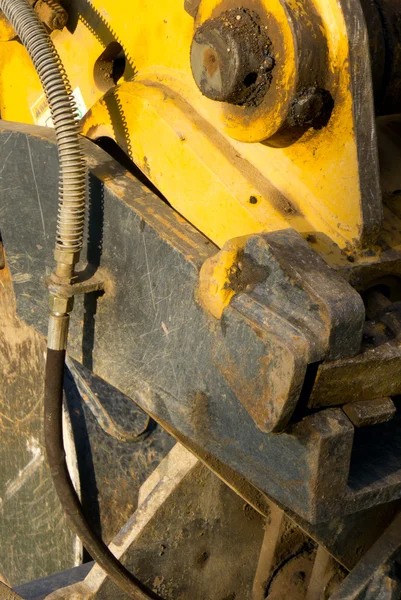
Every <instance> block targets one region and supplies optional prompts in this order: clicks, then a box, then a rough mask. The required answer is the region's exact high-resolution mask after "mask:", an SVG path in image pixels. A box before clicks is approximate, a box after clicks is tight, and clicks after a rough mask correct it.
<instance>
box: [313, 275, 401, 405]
mask: <svg viewBox="0 0 401 600" xmlns="http://www.w3.org/2000/svg"><path fill="white" fill-rule="evenodd" d="M379 281H381V282H382V283H381V285H382V286H383V287H386V284H387V283H388V281H387V280H386V279H385V278H383V277H382V278H381V279H379ZM395 282H396V283H397V279H395ZM390 283H391V279H390ZM367 311H368V314H370V315H371V319H370V320H368V321H366V323H365V325H364V335H363V344H362V351H361V353H360V354H358V355H357V356H355V357H354V358H350V359H345V360H339V361H333V362H325V363H322V364H321V365H319V367H318V369H317V373H316V378H315V381H314V385H313V389H312V392H311V395H310V397H309V400H308V406H309V407H310V408H317V407H321V406H335V405H339V404H348V403H353V402H361V401H367V400H375V399H376V398H380V397H382V398H383V397H389V396H396V395H397V394H400V393H401V371H400V365H401V344H400V333H401V303H400V302H399V301H397V302H391V301H390V300H389V299H388V298H386V297H385V296H383V294H382V293H380V292H378V291H377V290H376V288H373V289H372V291H371V292H369V293H368V296H367Z"/></svg>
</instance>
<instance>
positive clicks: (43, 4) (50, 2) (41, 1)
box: [34, 0, 68, 31]
mask: <svg viewBox="0 0 401 600" xmlns="http://www.w3.org/2000/svg"><path fill="white" fill-rule="evenodd" d="M34 8H35V11H36V12H37V13H38V16H39V18H40V20H41V21H42V22H43V23H44V24H45V25H46V27H48V29H50V31H54V30H56V29H63V28H64V27H65V26H66V25H67V21H68V13H67V11H66V10H65V9H64V8H63V7H62V6H61V4H59V3H58V2H57V1H56V0H38V1H37V2H36V4H35V7H34Z"/></svg>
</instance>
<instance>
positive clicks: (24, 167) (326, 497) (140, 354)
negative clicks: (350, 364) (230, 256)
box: [0, 124, 401, 521]
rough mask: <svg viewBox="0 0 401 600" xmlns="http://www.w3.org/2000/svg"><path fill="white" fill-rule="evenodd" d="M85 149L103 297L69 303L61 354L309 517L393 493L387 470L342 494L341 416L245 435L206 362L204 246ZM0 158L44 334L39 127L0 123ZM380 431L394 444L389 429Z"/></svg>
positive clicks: (49, 147) (45, 218)
mask: <svg viewBox="0 0 401 600" xmlns="http://www.w3.org/2000/svg"><path fill="white" fill-rule="evenodd" d="M85 151H86V153H87V154H88V157H89V163H90V167H91V177H90V187H91V205H90V227H89V231H90V239H89V244H88V248H87V256H88V258H89V259H90V261H91V262H92V263H93V264H95V265H98V264H101V267H102V268H103V269H104V270H105V272H106V274H108V276H109V285H108V286H107V287H106V293H105V294H104V295H103V296H100V295H97V296H96V294H88V295H87V296H86V297H85V298H84V299H80V298H78V299H77V300H76V310H75V311H74V317H73V321H72V328H71V341H70V352H71V353H72V355H73V356H74V357H75V358H77V359H78V360H79V361H81V362H82V363H83V364H84V365H85V366H86V367H88V368H89V369H90V370H93V372H94V373H96V374H97V375H99V376H101V377H102V378H103V379H105V380H106V381H108V382H109V383H110V384H112V385H114V386H115V387H117V388H119V389H120V390H121V391H122V392H123V393H124V394H125V395H126V396H128V397H130V398H132V399H134V400H135V401H136V402H138V403H139V404H140V405H141V406H142V407H143V408H145V410H147V411H148V412H150V413H151V414H152V415H153V416H154V417H155V418H157V420H158V421H159V422H161V423H162V424H163V425H165V426H166V427H168V429H169V430H170V431H171V432H173V433H174V435H176V436H177V437H178V438H180V439H182V440H183V441H184V443H185V440H190V442H191V444H192V447H193V449H194V450H195V451H196V449H197V448H199V450H201V451H203V453H206V454H207V456H208V457H209V462H213V457H216V458H217V459H219V460H220V461H221V462H222V463H224V464H226V465H228V466H229V467H230V468H231V469H233V470H234V471H235V472H237V473H239V474H240V475H242V476H243V477H245V478H246V479H247V480H248V481H250V482H251V483H252V484H253V485H254V486H255V487H257V488H260V489H261V490H263V491H264V492H266V493H267V494H269V495H270V496H271V497H273V498H275V499H276V500H277V501H278V502H280V503H282V504H283V505H284V506H287V507H289V508H290V509H291V510H293V511H294V512H297V513H299V514H300V515H301V516H303V517H304V518H306V519H308V520H311V521H313V520H315V521H322V520H327V519H329V518H333V517H334V516H336V515H340V514H344V513H350V512H354V511H357V510H362V509H363V508H365V507H368V506H372V505H375V504H378V503H384V502H388V501H390V500H392V499H394V498H398V497H400V495H401V475H400V473H399V472H398V471H397V470H394V471H392V472H388V469H387V472H386V474H385V477H383V476H382V474H381V473H380V472H379V471H376V473H375V479H374V480H373V481H370V482H369V483H368V484H366V485H365V483H364V482H361V483H360V484H359V486H356V487H355V482H354V483H353V489H350V488H349V487H348V471H349V464H350V462H351V455H352V453H353V438H354V428H353V426H352V425H351V423H350V422H349V420H348V419H347V418H346V417H345V415H344V413H343V412H342V411H341V410H340V409H337V408H334V409H329V410H324V411H322V412H320V413H317V414H314V415H311V416H309V417H307V418H305V419H303V420H302V421H301V422H300V423H295V424H293V425H291V427H290V428H289V429H288V430H287V431H286V432H285V433H283V434H282V435H280V436H277V435H274V434H266V433H263V432H262V431H260V430H259V429H258V427H257V426H256V425H255V423H254V421H253V420H252V418H251V417H250V416H249V414H248V412H247V411H246V410H245V408H244V407H243V406H242V405H241V403H240V402H239V400H238V399H237V398H236V397H235V395H234V393H233V392H232V390H231V389H230V388H229V386H228V384H227V383H226V381H225V379H224V378H223V377H222V375H221V374H220V373H219V372H218V370H217V368H216V367H215V365H214V363H213V359H212V349H213V346H214V345H215V343H216V334H215V332H218V331H220V327H221V325H220V322H218V321H216V320H214V319H212V318H211V317H210V316H208V315H207V314H205V312H204V311H203V310H202V309H201V307H200V306H199V304H198V302H197V282H198V272H199V269H200V267H201V265H202V264H203V262H204V260H205V259H206V258H208V257H209V256H211V255H213V254H214V253H216V250H217V249H216V248H215V247H214V246H213V244H211V243H210V242H209V241H208V240H207V239H205V238H204V237H203V236H202V235H201V234H200V233H198V232H197V231H195V230H194V229H193V228H192V227H191V226H190V225H188V224H187V223H186V222H185V221H183V220H182V219H181V218H180V217H179V216H178V215H177V214H176V213H175V212H174V211H173V210H172V209H171V208H170V207H169V206H168V205H167V204H166V203H164V202H163V201H162V200H160V199H159V198H157V197H156V196H155V195H154V194H153V193H151V192H149V190H148V189H147V188H145V187H144V186H143V185H142V184H141V183H140V182H138V180H136V179H135V178H134V177H133V176H131V175H129V174H128V173H127V172H126V170H125V169H124V168H122V167H120V166H119V165H118V164H117V163H115V161H113V160H112V159H111V158H110V157H109V156H108V155H106V154H105V153H104V152H103V151H101V150H100V149H98V148H97V147H96V146H94V145H93V144H92V143H90V142H86V143H85ZM0 162H2V164H3V173H2V180H1V182H2V187H3V190H4V197H5V198H6V200H7V201H6V202H5V205H4V207H3V211H2V235H3V240H4V244H5V248H6V253H7V256H8V262H9V266H10V269H11V271H12V274H13V278H14V284H15V291H16V297H17V310H18V313H19V315H20V316H21V317H22V318H23V319H24V320H25V321H27V322H28V323H29V324H32V325H33V326H34V327H35V328H37V329H38V330H39V331H41V332H42V333H43V334H45V333H46V324H47V296H46V291H45V290H44V278H45V276H46V275H47V274H48V273H49V271H50V269H51V268H52V265H53V259H52V249H53V238H54V231H55V217H56V183H57V169H56V148H55V146H54V140H53V134H52V132H51V131H48V130H43V129H38V128H35V127H28V126H23V127H22V129H21V126H16V125H10V124H3V127H2V131H1V132H0ZM7 186H8V187H7ZM1 191H2V189H1V187H0V193H1ZM391 427H393V431H392V436H393V437H394V439H400V435H399V432H400V429H401V426H400V423H399V422H398V421H397V420H394V422H393V423H392V424H391ZM388 450H389V452H390V455H391V453H392V452H393V456H392V458H391V456H390V459H391V460H389V463H388V464H392V465H393V464H394V465H395V464H397V461H398V464H399V458H400V451H401V449H400V448H399V447H398V446H397V444H395V445H394V449H391V448H390V449H388V448H386V452H387V451H388ZM360 458H361V459H362V460H363V457H360ZM354 464H355V463H354ZM368 468H369V465H366V469H368ZM357 472H358V469H356V470H355V471H354V473H355V474H356V476H357Z"/></svg>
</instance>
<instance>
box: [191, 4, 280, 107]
mask: <svg viewBox="0 0 401 600" xmlns="http://www.w3.org/2000/svg"><path fill="white" fill-rule="evenodd" d="M191 67H192V73H193V76H194V79H195V82H196V84H197V86H198V88H199V89H200V90H201V92H202V94H204V96H207V97H208V98H210V99H211V100H217V101H219V102H229V103H231V104H237V105H248V106H257V105H258V104H260V102H261V101H262V100H263V97H264V95H265V94H266V92H267V90H268V89H269V87H270V82H271V79H272V69H273V67H274V59H273V56H272V54H271V41H270V39H269V37H268V35H267V30H266V29H265V26H263V25H262V24H261V20H260V17H259V15H258V14H257V13H256V12H254V11H251V10H248V9H246V8H238V9H231V10H227V11H225V12H223V13H222V14H221V15H220V16H219V17H217V18H215V19H209V20H208V21H205V23H203V25H201V26H200V27H199V28H198V29H197V31H196V32H195V35H194V39H193V42H192V47H191Z"/></svg>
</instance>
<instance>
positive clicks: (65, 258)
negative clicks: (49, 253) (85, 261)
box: [54, 248, 79, 265]
mask: <svg viewBox="0 0 401 600" xmlns="http://www.w3.org/2000/svg"><path fill="white" fill-rule="evenodd" d="M54 260H55V261H56V262H58V263H63V264H64V265H76V264H77V262H78V261H79V252H71V251H69V250H61V248H56V249H55V251H54Z"/></svg>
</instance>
